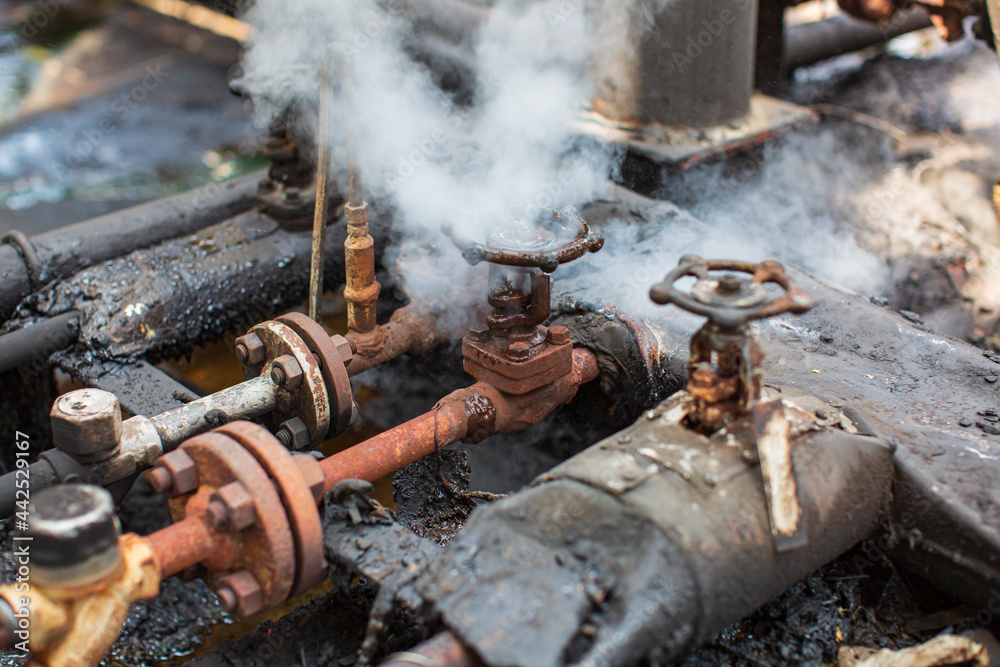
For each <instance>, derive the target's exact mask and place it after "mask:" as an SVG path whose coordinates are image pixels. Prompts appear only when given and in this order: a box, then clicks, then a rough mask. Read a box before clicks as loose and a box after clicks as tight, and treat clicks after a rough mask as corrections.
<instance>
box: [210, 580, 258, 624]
mask: <svg viewBox="0 0 1000 667" xmlns="http://www.w3.org/2000/svg"><path fill="white" fill-rule="evenodd" d="M215 584H216V585H215V591H216V593H215V594H216V596H218V598H219V604H220V605H222V608H223V609H225V610H226V611H227V612H228V613H230V614H233V615H234V616H241V617H242V616H252V615H253V614H256V613H257V612H259V611H262V610H263V609H264V592H263V591H262V590H261V588H260V584H258V583H257V578H256V577H254V576H253V574H251V573H250V572H248V571H247V570H240V571H239V572H233V573H231V574H227V575H225V576H223V577H219V578H218V579H217V580H216V582H215Z"/></svg>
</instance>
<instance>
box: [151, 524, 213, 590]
mask: <svg viewBox="0 0 1000 667" xmlns="http://www.w3.org/2000/svg"><path fill="white" fill-rule="evenodd" d="M145 539H146V541H147V542H148V543H149V546H150V547H151V548H152V549H153V553H155V554H156V560H157V561H158V562H159V564H160V572H161V573H162V575H163V577H164V578H166V577H172V576H174V575H175V574H180V573H181V572H183V571H184V570H186V569H188V568H189V567H192V566H193V565H197V564H198V563H200V562H202V561H203V560H206V559H207V558H209V557H210V556H211V555H212V553H213V552H214V551H215V547H216V544H215V539H214V536H213V531H211V530H210V529H209V527H208V525H207V524H206V523H205V521H204V520H202V518H201V517H200V516H198V517H196V516H189V517H188V518H186V519H184V520H183V521H178V522H177V523H172V524H170V525H169V526H167V527H166V528H163V529H162V530H158V531H156V532H155V533H151V534H149V535H147V536H146V538H145Z"/></svg>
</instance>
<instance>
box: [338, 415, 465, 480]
mask: <svg viewBox="0 0 1000 667" xmlns="http://www.w3.org/2000/svg"><path fill="white" fill-rule="evenodd" d="M467 432H468V416H467V414H466V406H465V403H464V402H461V401H452V402H446V401H442V402H441V403H439V404H438V407H436V408H435V409H434V410H432V411H430V412H428V413H426V414H423V415H420V416H419V417H417V418H416V419H411V420H410V421H408V422H406V423H405V424H401V425H399V426H397V427H396V428H393V429H389V430H388V431H386V432H384V433H382V434H380V435H377V436H375V437H374V438H370V439H368V440H365V441H364V442H362V443H361V444H359V445H355V446H354V447H351V448H349V449H346V450H344V451H343V452H340V453H339V454H334V455H333V456H330V457H327V458H325V459H323V460H322V461H320V466H321V467H322V468H323V474H324V475H325V476H326V480H325V481H324V483H323V491H324V493H325V492H326V491H329V490H330V489H332V488H333V487H334V486H336V485H337V484H338V483H340V482H342V481H344V480H345V479H363V480H366V481H369V482H374V481H375V480H377V479H379V478H381V477H384V476H386V475H388V474H390V473H392V472H394V471H396V470H399V469H400V468H402V467H403V466H406V465H409V464H410V463H413V462H414V461H417V460H419V459H422V458H423V457H425V456H428V455H429V454H433V453H434V452H436V451H437V450H438V449H440V448H441V447H444V446H446V445H450V444H452V443H453V442H458V441H459V440H461V439H462V438H464V437H465V435H466V433H467Z"/></svg>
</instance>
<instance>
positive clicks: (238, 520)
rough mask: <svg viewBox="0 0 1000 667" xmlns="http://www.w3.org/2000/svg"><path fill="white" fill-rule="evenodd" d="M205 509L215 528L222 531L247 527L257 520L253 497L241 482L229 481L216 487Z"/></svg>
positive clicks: (233, 530)
mask: <svg viewBox="0 0 1000 667" xmlns="http://www.w3.org/2000/svg"><path fill="white" fill-rule="evenodd" d="M205 511H206V512H207V513H208V518H209V519H210V520H211V521H212V525H213V526H214V527H215V529H216V530H219V531H223V532H236V531H240V530H243V529H244V528H249V527H250V526H252V525H253V524H254V522H255V521H256V520H257V511H256V509H254V505H253V498H252V497H251V496H250V493H249V492H248V491H247V489H246V487H245V486H243V484H242V483H241V482H230V483H229V484H226V485H225V486H220V487H219V488H218V489H216V490H215V492H214V493H212V495H211V496H210V497H209V499H208V507H207V508H206V510H205Z"/></svg>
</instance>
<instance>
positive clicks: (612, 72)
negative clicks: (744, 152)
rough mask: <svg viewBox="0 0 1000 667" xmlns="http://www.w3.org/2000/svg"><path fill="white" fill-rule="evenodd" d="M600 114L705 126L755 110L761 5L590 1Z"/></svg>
mask: <svg viewBox="0 0 1000 667" xmlns="http://www.w3.org/2000/svg"><path fill="white" fill-rule="evenodd" d="M590 11H591V19H592V21H593V25H594V28H595V33H596V34H597V44H596V45H595V46H596V48H595V50H594V54H595V55H594V58H593V61H592V74H593V78H594V88H595V100H594V108H595V110H596V111H598V112H599V113H601V114H603V115H604V116H606V117H607V118H609V119H611V120H616V121H625V122H634V123H643V124H645V123H650V122H660V123H664V124H668V125H687V126H694V127H704V126H708V125H717V124H720V123H726V122H732V121H736V120H739V119H740V118H742V117H743V116H745V115H746V114H747V112H748V111H749V110H750V96H751V94H752V93H753V78H754V54H755V52H756V39H757V11H758V0H591V3H590Z"/></svg>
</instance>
